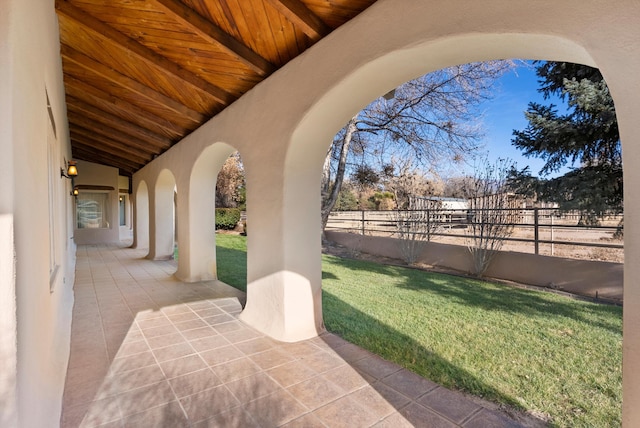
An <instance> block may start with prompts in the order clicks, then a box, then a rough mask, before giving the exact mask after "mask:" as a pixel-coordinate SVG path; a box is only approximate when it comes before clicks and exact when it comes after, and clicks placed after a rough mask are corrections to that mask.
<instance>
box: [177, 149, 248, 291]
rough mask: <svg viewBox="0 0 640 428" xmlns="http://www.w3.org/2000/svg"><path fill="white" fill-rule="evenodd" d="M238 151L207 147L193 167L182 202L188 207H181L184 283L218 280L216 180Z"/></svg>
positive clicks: (180, 263)
mask: <svg viewBox="0 0 640 428" xmlns="http://www.w3.org/2000/svg"><path fill="white" fill-rule="evenodd" d="M235 151H236V149H235V148H234V147H232V146H230V145H228V144H226V143H215V144H212V145H211V146H209V147H207V148H205V149H204V150H203V151H202V152H201V153H200V155H199V156H198V157H197V159H196V160H195V162H194V164H193V168H192V169H191V174H190V176H189V185H188V190H187V195H185V197H184V199H182V201H181V204H186V207H183V206H182V205H180V206H179V208H178V209H179V210H180V215H179V216H178V221H179V225H178V228H179V230H180V237H181V240H180V256H179V257H178V271H177V272H176V276H177V277H178V278H179V279H181V280H182V281H187V282H193V281H205V280H211V279H217V270H216V240H215V239H216V238H215V234H216V231H215V222H216V215H215V194H216V181H217V179H218V173H219V172H220V169H221V168H222V165H224V163H225V161H226V160H227V158H228V157H229V156H230V155H231V154H232V153H233V152H235ZM183 208H186V210H184V211H183ZM183 212H184V215H183V214H182V213H183Z"/></svg>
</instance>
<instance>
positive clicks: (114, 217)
mask: <svg viewBox="0 0 640 428" xmlns="http://www.w3.org/2000/svg"><path fill="white" fill-rule="evenodd" d="M74 182H75V184H76V185H90V186H108V187H111V188H113V190H110V191H108V194H109V208H110V209H109V220H108V221H109V227H108V228H102V229H77V224H76V221H75V217H74V229H75V230H74V234H73V236H74V240H75V242H76V244H78V245H83V244H100V243H112V244H114V243H119V242H120V226H119V224H120V223H119V211H118V186H119V183H120V182H119V176H118V169H117V168H113V167H110V166H105V165H99V164H96V163H91V162H85V161H78V176H77V177H76V178H75V180H74ZM80 192H82V190H80ZM86 192H93V190H86ZM74 215H75V211H74Z"/></svg>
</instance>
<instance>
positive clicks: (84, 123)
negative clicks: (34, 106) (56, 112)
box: [67, 111, 169, 153]
mask: <svg viewBox="0 0 640 428" xmlns="http://www.w3.org/2000/svg"><path fill="white" fill-rule="evenodd" d="M67 116H68V117H69V123H70V124H72V125H75V126H79V127H82V128H86V129H90V130H91V131H92V132H94V133H96V134H100V135H102V136H104V137H107V138H109V139H111V140H114V141H119V142H121V143H123V144H126V145H129V146H132V147H137V148H140V149H141V150H146V151H151V152H152V153H155V152H156V151H163V150H166V149H168V148H169V147H159V146H156V145H154V144H151V143H149V142H147V141H143V140H141V139H139V138H135V137H131V136H129V135H126V134H123V133H122V132H117V131H116V130H114V129H113V128H110V127H109V126H106V125H103V124H102V123H98V122H96V121H94V120H92V119H89V118H88V117H87V116H85V115H83V114H79V113H75V112H73V111H69V112H68V113H67Z"/></svg>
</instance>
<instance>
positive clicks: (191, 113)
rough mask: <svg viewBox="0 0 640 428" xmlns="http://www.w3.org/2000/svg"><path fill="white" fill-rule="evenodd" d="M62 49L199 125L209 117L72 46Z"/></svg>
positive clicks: (72, 58) (92, 69) (83, 64)
mask: <svg viewBox="0 0 640 428" xmlns="http://www.w3.org/2000/svg"><path fill="white" fill-rule="evenodd" d="M60 51H61V53H62V56H63V57H64V58H65V59H66V60H68V61H71V62H73V63H74V64H77V65H79V66H80V67H82V68H84V69H86V70H89V71H90V72H92V73H95V74H97V75H99V76H100V77H102V78H104V79H106V80H108V81H109V82H112V83H115V84H116V85H118V86H121V87H123V88H125V89H127V90H129V91H131V92H134V93H135V94H137V95H139V96H141V97H143V98H145V99H146V100H148V101H151V102H152V103H154V104H157V105H159V106H162V107H166V108H168V109H169V110H171V111H173V112H174V113H177V114H179V115H181V116H183V117H185V118H188V119H189V120H190V121H192V122H193V123H194V124H198V125H199V124H200V123H202V122H204V121H205V120H206V119H207V116H205V115H204V114H202V113H200V112H197V111H195V110H192V109H190V108H189V107H187V106H185V105H184V104H181V103H179V102H178V101H176V100H174V99H173V98H170V97H167V96H166V95H164V94H161V93H160V92H157V91H155V90H154V89H151V88H150V87H148V86H146V85H143V84H142V83H140V82H138V81H136V80H134V79H132V78H130V77H128V76H125V75H124V74H121V73H119V72H117V71H115V70H113V69H112V68H109V67H107V66H106V65H104V64H101V63H99V62H98V61H95V60H93V59H92V58H89V57H88V56H86V55H85V54H83V53H82V52H79V51H77V50H75V49H73V48H72V47H69V46H67V45H61V46H60Z"/></svg>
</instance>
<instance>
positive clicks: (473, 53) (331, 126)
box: [285, 34, 624, 310]
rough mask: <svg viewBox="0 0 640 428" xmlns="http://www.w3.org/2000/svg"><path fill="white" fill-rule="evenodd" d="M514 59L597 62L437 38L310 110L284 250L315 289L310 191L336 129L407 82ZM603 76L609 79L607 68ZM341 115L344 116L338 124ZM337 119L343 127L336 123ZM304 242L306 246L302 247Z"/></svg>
mask: <svg viewBox="0 0 640 428" xmlns="http://www.w3.org/2000/svg"><path fill="white" fill-rule="evenodd" d="M443 52H446V55H443V54H442V53H443ZM512 57H525V58H534V59H549V58H550V59H553V60H565V61H570V62H576V63H582V64H589V65H592V66H593V65H595V64H594V61H593V60H592V59H591V58H589V56H588V54H587V53H586V52H585V50H584V49H583V48H582V47H580V46H578V45H576V44H574V43H572V42H570V41H568V40H566V39H559V38H554V37H547V36H537V35H512V34H504V35H490V36H471V37H467V36H460V37H456V38H455V40H451V39H450V40H445V41H437V42H432V43H429V44H426V45H422V46H419V47H412V48H410V49H407V50H406V51H402V52H394V53H393V54H389V55H387V56H383V57H381V58H379V59H377V60H375V61H373V62H372V63H369V64H367V65H366V66H364V67H361V68H360V69H359V70H357V71H355V72H354V73H352V74H350V75H349V76H348V77H347V78H346V79H345V80H343V81H340V82H338V83H337V84H336V85H335V86H334V87H333V88H332V90H330V91H329V92H327V93H326V95H325V96H324V97H323V98H322V99H321V101H319V102H318V103H317V104H316V105H315V106H314V107H313V108H312V109H310V112H309V113H307V115H306V117H305V118H304V119H303V121H302V122H301V125H300V127H299V128H298V129H297V130H296V132H295V133H294V134H293V138H292V144H291V146H290V151H289V152H288V156H287V165H286V174H287V178H286V179H285V181H286V185H285V199H286V201H287V202H286V203H285V205H286V206H287V207H288V209H287V211H286V212H285V216H286V220H285V223H286V224H287V226H288V228H289V229H290V230H291V234H287V238H285V240H287V239H290V241H287V242H288V245H285V248H287V246H288V248H290V249H291V252H287V256H286V257H291V258H292V259H296V260H300V259H301V258H303V259H305V260H306V261H304V262H300V263H298V264H297V266H299V267H302V269H303V270H304V272H305V273H304V276H305V278H307V279H310V281H311V282H312V284H313V285H312V287H313V289H314V290H319V289H320V277H321V268H320V257H319V251H318V250H319V248H320V242H319V240H320V239H319V233H316V234H313V233H312V232H309V230H313V228H314V225H316V224H318V223H320V218H319V214H316V213H319V212H320V206H319V199H320V198H318V195H317V194H311V192H309V189H319V188H320V184H321V183H320V177H321V175H322V174H321V170H322V165H323V160H324V156H325V154H326V148H327V144H328V143H329V142H330V141H331V140H332V136H333V133H334V132H335V131H337V129H338V128H339V127H341V126H342V125H343V124H344V123H346V122H347V121H348V119H349V118H351V117H352V116H353V115H354V114H355V112H356V111H357V110H358V109H360V108H361V107H362V106H364V105H366V104H368V102H369V101H370V100H371V99H375V98H377V97H379V96H382V95H383V94H385V93H387V92H389V91H390V90H391V89H393V88H394V87H397V85H399V84H400V83H401V82H402V81H405V80H408V79H411V78H415V77H416V76H418V75H421V74H423V73H424V72H430V71H432V70H436V69H440V68H444V67H447V66H451V65H455V64H459V63H464V62H467V61H479V60H492V59H496V58H512ZM603 74H605V77H606V70H603ZM401 76H402V77H401ZM400 79H402V80H400ZM389 82H391V84H389ZM358 99H360V100H361V101H357V100H358ZM358 103H360V104H359V105H358ZM337 117H341V119H340V121H339V122H338V120H336V119H337ZM337 123H340V125H338V126H336V124H337ZM623 138H624V135H623ZM305 189H306V190H305ZM299 207H304V208H299ZM310 216H311V217H312V218H311V219H310ZM316 216H317V217H316ZM316 231H317V229H316ZM302 242H304V243H305V244H304V245H301V243H302ZM285 251H286V250H285ZM294 252H295V254H294ZM302 254H304V256H302ZM313 295H314V296H316V293H313ZM314 307H315V308H316V310H318V309H319V308H320V310H321V307H322V306H321V302H319V301H318V300H314Z"/></svg>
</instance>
